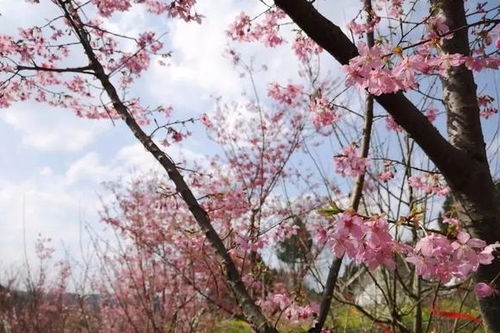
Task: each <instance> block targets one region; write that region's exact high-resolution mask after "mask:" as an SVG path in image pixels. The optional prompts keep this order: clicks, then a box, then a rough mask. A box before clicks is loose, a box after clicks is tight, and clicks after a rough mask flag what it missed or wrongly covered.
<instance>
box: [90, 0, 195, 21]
mask: <svg viewBox="0 0 500 333" xmlns="http://www.w3.org/2000/svg"><path fill="white" fill-rule="evenodd" d="M92 3H93V4H94V5H95V6H96V7H97V9H98V11H99V14H101V15H102V16H105V17H107V16H111V15H112V14H113V13H115V12H125V11H128V10H129V9H130V8H131V7H132V3H142V4H145V5H146V6H147V9H148V11H149V12H150V13H152V14H155V15H160V14H163V13H167V14H168V15H169V16H170V17H179V18H180V19H182V20H184V21H186V22H190V21H195V22H198V23H201V18H202V16H201V15H199V14H197V13H195V12H193V8H194V6H195V4H196V0H174V1H171V2H170V3H166V2H164V1H160V0H133V1H132V0H92Z"/></svg>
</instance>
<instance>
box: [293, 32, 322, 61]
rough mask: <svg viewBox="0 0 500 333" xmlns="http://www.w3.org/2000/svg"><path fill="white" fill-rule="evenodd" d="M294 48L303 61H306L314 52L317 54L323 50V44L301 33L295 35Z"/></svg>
mask: <svg viewBox="0 0 500 333" xmlns="http://www.w3.org/2000/svg"><path fill="white" fill-rule="evenodd" d="M292 49H293V51H294V52H295V55H296V56H297V57H298V58H299V60H300V61H302V62H306V61H307V60H309V59H310V58H311V56H312V55H313V54H316V55H317V54H320V53H321V52H323V49H322V48H321V46H319V45H318V44H316V42H315V41H313V40H312V39H311V38H309V37H305V36H303V35H302V34H300V33H298V34H297V36H295V40H294V41H293V44H292Z"/></svg>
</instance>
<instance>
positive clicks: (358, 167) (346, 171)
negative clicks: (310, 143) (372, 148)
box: [333, 145, 368, 177]
mask: <svg viewBox="0 0 500 333" xmlns="http://www.w3.org/2000/svg"><path fill="white" fill-rule="evenodd" d="M333 160H334V162H335V165H336V167H337V170H336V171H337V172H338V173H340V174H341V175H342V176H344V177H346V176H352V177H355V176H358V175H360V174H362V173H363V172H365V170H366V167H367V166H368V161H367V159H366V158H363V157H359V156H358V155H357V152H356V149H354V146H353V145H349V146H347V147H345V148H343V149H342V150H341V151H340V154H339V155H336V156H335V157H334V158H333Z"/></svg>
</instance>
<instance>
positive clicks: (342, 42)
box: [275, 0, 473, 186]
mask: <svg viewBox="0 0 500 333" xmlns="http://www.w3.org/2000/svg"><path fill="white" fill-rule="evenodd" d="M275 4H276V5H277V6H278V7H279V8H281V9H282V10H283V11H284V12H285V13H286V14H288V16H290V18H291V19H292V20H293V21H294V22H295V23H296V24H297V25H298V26H299V27H300V28H301V29H302V30H303V31H304V32H305V33H306V34H307V35H308V36H309V37H310V38H311V39H313V40H314V41H315V42H316V43H317V44H318V45H319V46H321V47H322V48H323V49H325V50H326V51H327V52H328V53H330V55H332V56H333V57H334V58H335V59H336V60H337V61H338V62H339V63H341V64H342V65H347V64H348V63H349V61H350V60H351V59H352V58H354V57H356V56H358V55H359V53H358V49H357V48H356V46H355V45H354V44H353V43H352V42H351V41H350V39H349V38H348V37H347V36H346V35H345V34H344V33H343V32H342V30H341V29H340V28H339V27H338V26H337V25H335V24H333V23H332V22H331V21H329V20H328V19H327V18H326V17H324V16H323V15H322V14H321V13H319V12H318V11H317V10H316V8H314V6H313V4H312V3H310V2H309V1H307V0H294V1H289V0H275ZM375 100H376V101H377V102H378V103H379V104H380V105H381V106H382V107H383V108H384V109H385V110H386V111H387V112H388V113H389V114H390V115H391V116H392V117H393V118H394V120H395V121H396V122H397V123H398V124H399V125H400V126H401V127H403V128H404V130H405V131H406V132H408V134H409V135H410V136H411V137H412V138H413V139H414V140H415V141H416V142H417V144H418V145H419V146H420V147H421V148H422V150H423V151H424V152H425V153H426V154H427V155H428V156H429V158H430V159H431V160H432V161H433V162H434V164H435V165H436V166H437V167H438V169H439V170H441V172H442V173H443V175H444V176H445V178H446V179H447V180H448V182H449V183H450V184H453V185H456V186H463V183H465V182H467V181H468V180H467V172H468V171H469V170H472V169H473V166H472V165H471V163H470V161H469V160H468V157H467V156H466V154H464V153H463V152H462V151H460V150H458V149H456V148H455V147H453V146H452V145H451V144H450V143H449V142H448V141H446V139H445V138H444V137H443V136H442V135H441V134H440V133H439V131H438V130H437V129H436V128H435V127H434V126H433V125H432V124H431V123H430V122H429V121H428V120H427V118H426V117H425V116H424V115H423V114H422V113H421V112H420V111H419V109H418V108H417V107H416V106H415V105H414V104H413V103H412V102H411V101H410V100H408V98H406V97H405V96H404V94H403V93H401V92H398V93H394V94H383V95H380V96H375Z"/></svg>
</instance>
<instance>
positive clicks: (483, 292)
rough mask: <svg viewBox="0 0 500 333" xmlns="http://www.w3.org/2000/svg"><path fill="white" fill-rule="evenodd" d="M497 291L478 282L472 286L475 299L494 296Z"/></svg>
mask: <svg viewBox="0 0 500 333" xmlns="http://www.w3.org/2000/svg"><path fill="white" fill-rule="evenodd" d="M496 292H497V291H496V290H495V289H494V288H493V287H492V286H491V285H489V284H487V283H484V282H479V283H477V284H476V285H475V286H474V293H475V294H476V296H477V297H480V298H485V297H490V296H492V295H494V294H495V293H496Z"/></svg>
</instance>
